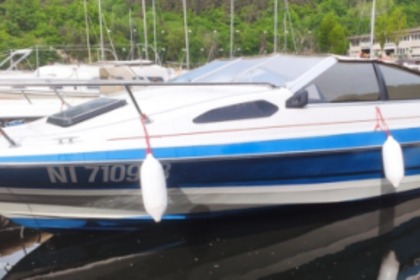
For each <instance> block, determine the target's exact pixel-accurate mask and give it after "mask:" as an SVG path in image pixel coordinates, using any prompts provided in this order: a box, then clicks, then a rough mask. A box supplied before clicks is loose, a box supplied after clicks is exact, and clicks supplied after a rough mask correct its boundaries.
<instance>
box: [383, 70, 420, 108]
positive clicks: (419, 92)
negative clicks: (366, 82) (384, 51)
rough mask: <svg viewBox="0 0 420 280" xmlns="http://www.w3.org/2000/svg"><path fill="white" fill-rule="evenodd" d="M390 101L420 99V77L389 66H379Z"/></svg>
mask: <svg viewBox="0 0 420 280" xmlns="http://www.w3.org/2000/svg"><path fill="white" fill-rule="evenodd" d="M379 69H380V70H381V72H382V74H383V76H384V79H385V85H386V89H387V91H388V98H389V99H390V100H411V99H420V75H417V74H415V73H412V72H409V71H404V70H403V69H400V68H397V67H392V66H388V65H382V64H380V65H379Z"/></svg>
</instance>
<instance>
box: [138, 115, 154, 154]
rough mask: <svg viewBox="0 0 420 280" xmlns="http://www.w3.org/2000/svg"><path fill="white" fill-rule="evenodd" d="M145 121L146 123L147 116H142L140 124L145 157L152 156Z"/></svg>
mask: <svg viewBox="0 0 420 280" xmlns="http://www.w3.org/2000/svg"><path fill="white" fill-rule="evenodd" d="M146 121H147V116H146V115H144V114H142V115H141V116H140V122H141V125H142V127H143V132H144V139H145V140H146V155H149V154H152V146H151V145H150V136H149V132H148V131H147V127H146Z"/></svg>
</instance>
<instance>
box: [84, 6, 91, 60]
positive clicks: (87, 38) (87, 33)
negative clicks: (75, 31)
mask: <svg viewBox="0 0 420 280" xmlns="http://www.w3.org/2000/svg"><path fill="white" fill-rule="evenodd" d="M84 10H85V25H86V44H87V48H88V62H89V64H90V63H92V55H91V53H90V41H89V37H90V36H89V22H88V12H87V4H86V0H84Z"/></svg>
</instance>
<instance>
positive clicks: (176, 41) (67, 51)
mask: <svg viewBox="0 0 420 280" xmlns="http://www.w3.org/2000/svg"><path fill="white" fill-rule="evenodd" d="M143 2H144V4H145V7H146V11H145V13H144V10H143ZM276 2H277V15H278V17H277V22H278V24H277V32H275V30H276V29H275V27H274V23H275V17H274V15H275V6H276V5H275V3H276ZM98 3H99V2H98V0H48V1H47V0H0V17H1V21H0V52H1V53H2V54H7V53H8V52H10V50H14V49H22V48H34V49H35V48H36V49H37V50H38V52H37V54H38V55H37V61H40V62H39V63H40V64H46V63H48V62H51V61H62V62H69V61H71V62H74V61H79V62H88V58H89V53H88V45H89V46H90V49H91V53H90V57H91V59H92V60H93V61H95V60H99V59H100V50H101V46H103V48H104V49H105V50H106V52H105V55H106V57H105V58H106V59H108V60H110V59H115V58H118V59H120V60H127V59H137V58H145V56H146V54H147V55H148V58H149V59H151V60H154V59H155V58H156V59H157V58H158V59H159V61H161V62H163V63H174V64H178V65H181V64H185V61H186V45H185V29H184V17H183V1H182V0H144V1H143V0H102V1H101V12H102V13H101V17H100V16H99V8H98ZM186 4H187V21H188V31H187V32H188V37H189V53H190V60H191V64H192V65H193V66H194V65H200V64H203V63H206V62H208V61H211V60H213V59H215V58H219V57H228V56H230V54H231V52H232V53H233V55H235V56H247V55H259V54H266V53H272V52H273V51H274V50H277V51H278V52H287V53H336V54H346V51H347V49H348V40H347V37H349V36H352V35H361V34H367V33H369V30H370V11H371V4H372V2H371V1H368V0H289V1H284V0H277V1H276V0H236V1H234V21H233V25H234V26H233V27H234V28H233V30H234V32H233V37H231V30H230V24H231V0H186ZM85 5H86V6H85ZM419 5H420V0H377V9H376V14H377V17H376V27H377V28H376V30H377V31H376V38H377V40H378V41H379V42H381V44H382V43H383V42H385V41H384V40H386V39H387V38H389V39H398V36H401V34H402V33H400V32H398V31H400V30H403V29H406V28H409V27H417V26H419V25H420V9H418V7H419ZM85 8H86V9H85ZM153 11H156V13H154V12H153ZM144 15H145V16H144ZM154 16H155V17H154ZM100 19H101V20H100ZM100 22H102V29H100ZM154 22H156V24H155V25H154ZM144 27H146V31H145V28H144ZM101 30H102V35H103V36H102V38H103V44H101V40H100V38H101V36H100V35H101ZM87 32H88V33H87ZM146 34H147V35H146ZM398 34H399V35H398ZM146 38H147V40H146ZM231 38H232V41H231ZM146 43H147V44H146ZM34 65H35V60H34V58H32V61H29V63H28V65H27V66H26V67H33V66H34Z"/></svg>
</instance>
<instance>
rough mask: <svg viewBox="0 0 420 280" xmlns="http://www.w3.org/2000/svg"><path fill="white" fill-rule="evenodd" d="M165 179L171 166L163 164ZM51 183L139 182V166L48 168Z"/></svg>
mask: <svg viewBox="0 0 420 280" xmlns="http://www.w3.org/2000/svg"><path fill="white" fill-rule="evenodd" d="M162 167H163V171H164V173H165V178H168V177H169V174H170V170H171V164H170V163H162ZM47 173H48V178H49V181H50V182H51V183H52V184H68V183H80V182H83V181H86V180H87V181H88V182H89V183H96V182H102V183H121V182H127V181H128V182H133V183H134V182H139V180H140V174H139V165H137V164H130V165H124V164H115V165H87V166H83V167H81V168H76V167H75V166H59V167H53V166H48V167H47ZM82 178H85V179H84V180H83V179H82Z"/></svg>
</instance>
